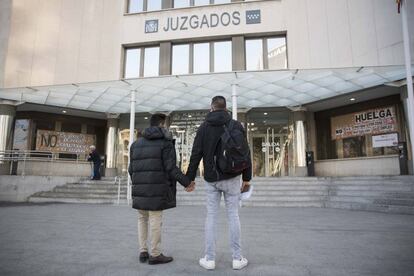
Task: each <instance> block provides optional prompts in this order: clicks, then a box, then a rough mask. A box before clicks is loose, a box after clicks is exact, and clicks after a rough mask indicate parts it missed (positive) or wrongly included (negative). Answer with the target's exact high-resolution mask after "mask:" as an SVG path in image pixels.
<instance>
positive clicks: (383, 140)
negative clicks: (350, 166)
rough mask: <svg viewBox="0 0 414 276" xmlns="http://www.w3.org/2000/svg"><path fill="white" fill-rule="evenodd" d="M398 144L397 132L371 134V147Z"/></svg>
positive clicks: (394, 145)
mask: <svg viewBox="0 0 414 276" xmlns="http://www.w3.org/2000/svg"><path fill="white" fill-rule="evenodd" d="M396 146H398V133H388V134H381V135H375V136H372V147H373V148H382V147H396Z"/></svg>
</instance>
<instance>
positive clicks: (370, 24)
mask: <svg viewBox="0 0 414 276" xmlns="http://www.w3.org/2000/svg"><path fill="white" fill-rule="evenodd" d="M9 2H10V1H3V2H2V5H5V6H6V8H7V4H8V3H9ZM121 3H122V4H121ZM125 3H126V1H118V0H107V1H102V0H88V1H84V0H53V1H46V0H41V1H31V0H15V1H12V11H13V12H12V14H11V19H10V36H9V39H8V42H7V43H6V44H7V46H5V45H4V43H3V44H1V45H0V50H1V51H0V52H1V53H4V52H6V55H5V68H4V71H3V70H2V67H1V66H0V70H1V71H0V75H1V76H2V77H3V76H4V85H3V86H4V87H21V86H36V85H52V84H64V83H79V82H91V81H104V80H116V79H119V78H120V77H121V74H122V60H123V59H122V56H123V53H122V52H123V50H122V45H133V44H140V43H149V44H151V43H159V42H161V41H174V40H182V41H185V40H189V39H195V38H200V39H202V38H204V37H220V36H226V37H230V36H237V35H238V34H243V35H248V34H253V33H265V34H270V33H286V34H287V45H288V63H289V65H288V66H289V68H299V69H306V68H338V67H351V66H382V65H401V64H403V46H402V34H401V18H400V16H399V15H398V13H397V11H396V9H397V8H396V5H395V2H394V1H388V0H375V1H374V0H363V1H360V0H338V1H328V0H312V1H310V0H289V1H286V0H270V1H245V2H234V3H230V4H223V5H210V6H205V7H190V8H184V9H168V10H162V11H154V12H144V13H140V14H129V15H125V14H124V12H125V8H126V7H125ZM408 7H409V11H408V15H409V26H414V16H413V15H414V5H409V6H408ZM252 9H260V10H261V17H262V19H261V24H250V25H247V24H244V21H243V20H244V17H243V15H244V12H245V10H252ZM1 10H4V9H1ZM6 10H7V9H6ZM34 11H36V12H34ZM223 11H226V12H229V13H231V12H233V11H239V12H240V14H241V24H240V25H238V26H232V25H229V26H226V27H224V26H221V27H220V26H219V27H216V28H209V29H202V31H200V30H198V29H197V30H191V29H188V30H184V31H174V32H172V31H170V32H162V31H159V32H158V33H151V34H145V33H144V22H145V20H149V19H158V20H159V22H160V23H161V25H162V22H165V21H166V20H167V18H168V17H176V16H186V15H187V16H191V15H193V14H197V15H202V14H210V13H220V12H223ZM6 14H7V12H6ZM3 20H4V19H3ZM6 23H7V18H6ZM6 25H7V24H6ZM2 29H3V28H2ZM6 29H7V28H6ZM5 32H7V30H5V31H2V33H1V36H2V37H7V35H6V33H5ZM5 49H7V51H5ZM411 50H412V51H413V54H412V56H413V57H414V37H411ZM3 55H4V54H3ZM0 64H1V57H0ZM0 80H1V78H0ZM0 85H1V82H0ZM0 87H1V86H0Z"/></svg>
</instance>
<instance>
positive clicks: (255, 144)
mask: <svg viewBox="0 0 414 276" xmlns="http://www.w3.org/2000/svg"><path fill="white" fill-rule="evenodd" d="M285 140H286V136H285V135H283V134H276V133H275V129H274V128H268V129H267V130H266V134H253V135H251V139H250V145H251V153H252V166H253V176H262V177H264V176H265V177H269V176H283V175H286V173H287V167H286V166H285V165H287V152H286V151H287V147H286V146H285Z"/></svg>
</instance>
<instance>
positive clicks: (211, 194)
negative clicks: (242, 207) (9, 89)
mask: <svg viewBox="0 0 414 276" xmlns="http://www.w3.org/2000/svg"><path fill="white" fill-rule="evenodd" d="M206 191H207V218H206V224H205V235H206V236H205V246H206V249H205V255H206V256H207V260H209V261H214V260H215V257H216V235H217V217H218V210H219V208H220V200H221V194H223V195H224V202H225V205H226V211H227V221H228V224H229V230H230V247H231V250H232V253H233V254H232V255H233V259H234V260H236V259H237V260H240V259H241V256H242V254H241V241H240V240H241V234H240V219H239V201H240V176H237V177H234V178H231V179H227V180H221V181H217V182H206Z"/></svg>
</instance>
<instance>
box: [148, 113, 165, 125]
mask: <svg viewBox="0 0 414 276" xmlns="http://www.w3.org/2000/svg"><path fill="white" fill-rule="evenodd" d="M166 119H167V115H165V114H162V113H155V114H152V116H151V119H150V124H151V126H160V125H161V124H164V123H165V121H166Z"/></svg>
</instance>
